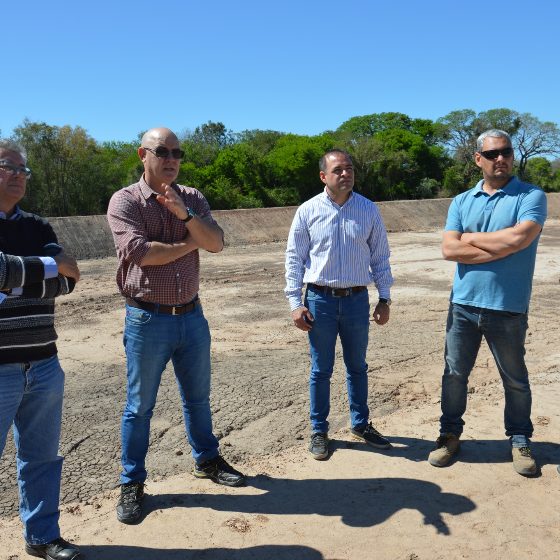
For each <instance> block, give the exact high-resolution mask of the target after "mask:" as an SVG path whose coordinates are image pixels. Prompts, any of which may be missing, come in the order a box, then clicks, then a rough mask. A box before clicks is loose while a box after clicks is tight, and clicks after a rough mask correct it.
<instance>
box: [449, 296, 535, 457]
mask: <svg viewBox="0 0 560 560" xmlns="http://www.w3.org/2000/svg"><path fill="white" fill-rule="evenodd" d="M446 332H447V335H446V340H445V370H444V372H443V379H442V392H441V410H442V416H441V433H442V434H443V433H448V432H450V433H453V434H456V435H458V436H460V435H461V433H462V431H463V426H464V424H465V423H464V421H463V418H462V416H463V414H464V413H465V410H466V407H467V384H468V380H469V374H470V373H471V370H472V368H473V367H474V364H475V361H476V357H477V354H478V350H479V348H480V343H481V341H482V337H483V336H484V338H485V339H486V342H487V343H488V347H489V348H490V351H491V352H492V355H493V356H494V360H495V361H496V365H497V367H498V371H499V372H500V376H501V378H502V383H503V386H504V393H505V409H504V424H505V428H506V436H509V437H511V441H512V445H513V446H514V447H523V446H525V445H528V444H529V438H530V437H531V436H532V435H533V424H532V422H531V387H530V385H529V373H528V371H527V367H526V366H525V334H526V332H527V314H526V313H510V312H508V311H494V310H492V309H482V308H479V307H472V306H470V305H459V304H456V303H452V304H451V305H450V306H449V313H448V316H447V329H446Z"/></svg>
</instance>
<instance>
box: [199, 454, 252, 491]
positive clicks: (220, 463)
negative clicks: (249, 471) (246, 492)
mask: <svg viewBox="0 0 560 560" xmlns="http://www.w3.org/2000/svg"><path fill="white" fill-rule="evenodd" d="M193 474H194V476H196V477H197V478H209V479H210V480H211V481H213V482H215V483H216V484H223V485H224V486H243V485H244V484H245V483H246V482H247V480H246V478H245V475H243V474H241V473H240V472H239V471H236V470H235V469H234V468H233V467H232V466H231V465H230V464H228V462H227V461H226V460H225V459H224V458H223V457H222V456H221V455H218V456H217V457H214V459H209V460H208V461H205V462H204V463H201V464H200V465H195V466H194V470H193Z"/></svg>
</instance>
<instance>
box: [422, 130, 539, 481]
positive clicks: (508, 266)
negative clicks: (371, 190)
mask: <svg viewBox="0 0 560 560" xmlns="http://www.w3.org/2000/svg"><path fill="white" fill-rule="evenodd" d="M475 162H476V164H477V165H478V167H480V168H481V170H482V175H483V179H482V180H481V181H480V182H479V183H478V184H477V185H476V186H475V187H474V188H472V189H470V190H468V191H466V192H464V193H462V194H460V195H458V196H457V197H456V198H455V199H454V200H453V201H452V203H451V206H450V207H449V213H448V216H447V223H446V225H445V231H444V234H443V243H442V253H443V257H444V258H445V259H446V260H449V261H454V262H456V263H457V269H456V272H455V279H454V282H453V289H452V291H451V298H450V306H449V314H448V318H447V329H446V340H445V370H444V373H443V379H442V394H441V409H442V416H441V419H440V436H439V437H438V439H437V442H436V446H435V448H434V450H433V451H432V452H431V453H430V456H429V459H428V461H429V462H430V464H431V465H434V466H436V467H443V466H445V465H447V464H448V463H449V462H450V461H451V459H452V457H453V456H454V455H455V454H456V453H457V452H458V451H459V437H460V436H461V433H462V431H463V425H464V421H463V419H462V417H463V414H464V413H465V410H466V405H467V384H468V379H469V374H470V372H471V370H472V368H473V367H474V364H475V360H476V357H477V354H478V350H479V348H480V343H481V341H482V337H484V338H485V339H486V342H487V343H488V346H489V348H490V351H491V352H492V355H493V356H494V359H495V361H496V365H497V367H498V371H499V373H500V376H501V378H502V382H503V385H504V392H505V409H504V423H505V429H506V436H508V437H509V438H510V441H511V445H512V457H513V467H514V469H515V470H516V471H517V472H518V473H519V474H522V475H525V476H530V475H533V474H535V473H536V472H537V466H536V463H535V460H534V458H533V457H532V455H531V449H530V438H531V436H532V435H533V424H532V423H531V388H530V385H529V375H528V372H527V367H526V366H525V334H526V331H527V313H528V309H529V300H530V297H531V286H532V281H533V271H534V268H535V258H536V253H537V244H538V241H539V236H540V233H541V231H542V227H543V225H544V222H545V220H546V196H545V194H544V192H543V191H542V190H541V189H540V188H539V187H536V186H534V185H530V184H528V183H523V182H521V181H520V180H519V179H517V177H514V176H512V174H511V173H512V169H513V148H512V143H511V138H510V136H509V135H508V134H507V133H506V132H504V131H502V130H488V131H486V132H484V133H483V134H481V135H480V136H479V137H478V140H477V151H476V153H475Z"/></svg>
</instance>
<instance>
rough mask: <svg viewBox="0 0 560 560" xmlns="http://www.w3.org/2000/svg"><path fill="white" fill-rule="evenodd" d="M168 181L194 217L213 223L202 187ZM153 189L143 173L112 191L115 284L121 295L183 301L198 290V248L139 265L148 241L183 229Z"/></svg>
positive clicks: (172, 238) (173, 236) (167, 239)
mask: <svg viewBox="0 0 560 560" xmlns="http://www.w3.org/2000/svg"><path fill="white" fill-rule="evenodd" d="M172 186H173V188H174V189H175V191H176V192H177V193H178V194H179V195H180V196H181V198H182V199H183V202H184V203H185V205H186V206H188V207H190V208H192V209H193V210H194V212H195V213H196V214H197V216H198V217H199V218H201V219H203V220H206V221H208V222H211V223H214V224H215V223H216V222H215V221H214V219H213V218H212V215H211V213H210V206H209V205H208V202H207V201H206V199H205V198H204V196H203V195H202V193H201V192H199V191H197V190H196V189H193V188H191V187H185V186H183V185H177V184H175V183H173V185H172ZM156 194H157V193H156V192H155V191H153V190H152V189H151V188H150V187H149V186H148V184H147V183H146V181H145V180H144V177H143V176H142V178H141V179H140V181H138V183H134V184H133V185H130V186H129V187H125V188H124V189H121V190H119V191H117V192H116V193H115V194H114V195H113V196H112V197H111V201H110V202H109V209H108V211H107V218H108V220H109V226H110V228H111V231H112V232H113V238H114V240H115V247H116V249H117V257H118V258H119V267H118V269H117V285H118V287H119V290H120V292H121V294H123V296H128V297H131V298H134V299H139V300H142V301H148V302H152V303H159V304H163V305H182V304H184V303H188V302H190V301H192V300H193V299H194V298H195V296H196V295H197V294H198V287H199V273H200V260H199V255H198V250H195V251H192V252H190V253H188V254H187V255H185V256H184V257H181V258H179V259H177V260H175V261H172V262H170V263H168V264H164V265H153V266H143V267H141V266H140V262H141V261H142V259H143V258H144V256H145V255H146V253H147V252H148V250H149V249H150V245H151V242H152V241H160V242H162V243H176V242H178V241H181V240H182V239H184V238H185V235H186V234H187V228H186V226H185V224H184V223H183V222H182V221H181V220H179V219H178V218H177V217H176V216H175V215H174V214H172V213H171V212H170V211H169V210H167V209H166V208H165V207H164V206H162V205H161V204H160V203H159V202H158V201H157V200H156Z"/></svg>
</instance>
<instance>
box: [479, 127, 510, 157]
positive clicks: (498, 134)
mask: <svg viewBox="0 0 560 560" xmlns="http://www.w3.org/2000/svg"><path fill="white" fill-rule="evenodd" d="M489 136H490V137H491V138H505V139H506V140H507V141H508V142H509V145H510V146H512V145H513V143H512V141H511V136H510V135H509V134H508V133H507V132H505V131H504V130H500V129H498V128H491V129H490V130H487V131H485V132H483V133H482V134H481V135H480V136H479V137H478V138H477V139H476V151H477V152H480V150H482V146H483V144H484V140H486V138H488V137H489Z"/></svg>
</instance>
